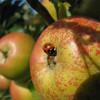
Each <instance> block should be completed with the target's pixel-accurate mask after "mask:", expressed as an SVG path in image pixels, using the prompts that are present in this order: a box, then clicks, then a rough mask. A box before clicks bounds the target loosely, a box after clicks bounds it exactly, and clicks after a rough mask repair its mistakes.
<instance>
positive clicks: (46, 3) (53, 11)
mask: <svg viewBox="0 0 100 100" xmlns="http://www.w3.org/2000/svg"><path fill="white" fill-rule="evenodd" d="M42 4H43V6H44V7H45V8H46V9H47V10H48V12H49V14H50V15H51V17H52V18H53V19H54V20H55V21H57V12H56V8H55V6H54V4H53V3H52V2H51V1H50V0H43V1H42Z"/></svg>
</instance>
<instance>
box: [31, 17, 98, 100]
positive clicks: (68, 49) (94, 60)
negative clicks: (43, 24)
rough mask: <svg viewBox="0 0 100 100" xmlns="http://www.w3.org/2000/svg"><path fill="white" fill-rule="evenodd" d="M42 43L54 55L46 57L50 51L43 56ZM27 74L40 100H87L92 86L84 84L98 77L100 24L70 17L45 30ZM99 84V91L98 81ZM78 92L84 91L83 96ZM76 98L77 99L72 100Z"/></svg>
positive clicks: (33, 54) (82, 18)
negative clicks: (51, 45)
mask: <svg viewBox="0 0 100 100" xmlns="http://www.w3.org/2000/svg"><path fill="white" fill-rule="evenodd" d="M45 43H51V44H53V46H54V48H55V49H56V55H54V56H52V55H51V56H49V55H48V52H49V51H47V54H46V53H45V52H44V50H43V45H44V44H45ZM30 71H31V77H32V81H33V84H34V86H35V88H36V89H37V91H38V93H39V95H40V96H41V98H42V100H87V99H84V98H85V97H86V98H88V97H87V96H88V93H87V90H88V87H90V86H91V84H90V85H89V84H86V83H89V82H88V81H91V79H92V77H93V76H94V75H97V74H98V75H99V77H100V74H99V73H100V22H97V21H95V20H93V19H90V18H85V17H70V18H65V19H61V20H59V21H57V22H55V23H53V24H52V25H50V26H49V27H47V28H46V29H45V30H44V31H43V33H42V34H41V35H40V37H39V39H38V41H37V42H36V44H35V47H34V49H33V52H32V56H31V61H30ZM99 80H100V78H99ZM84 84H86V85H84ZM98 84H99V87H98V88H99V90H100V81H99V82H98ZM85 86H86V87H87V88H86V89H85ZM81 87H82V88H81ZM92 88H93V87H92ZM81 89H83V90H84V89H85V90H84V92H82V91H81V92H79V91H80V90H81ZM95 89H96V88H95ZM92 92H93V91H91V90H90V91H89V93H90V94H91V96H90V97H91V98H92V97H93V98H96V97H95V96H94V94H93V93H92ZM86 93H87V94H86ZM78 94H80V96H79V95H78ZM85 94H86V95H87V96H86V95H85ZM95 94H100V91H99V92H97V93H95ZM76 95H77V96H78V99H75V98H76ZM99 98H100V96H99ZM89 100H99V99H97V98H96V99H89Z"/></svg>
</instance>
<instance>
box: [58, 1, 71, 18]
mask: <svg viewBox="0 0 100 100" xmlns="http://www.w3.org/2000/svg"><path fill="white" fill-rule="evenodd" d="M58 6H59V12H58V16H59V19H62V18H65V17H69V16H71V14H70V12H69V7H71V5H70V4H69V3H67V2H64V3H61V2H60V3H59V4H58Z"/></svg>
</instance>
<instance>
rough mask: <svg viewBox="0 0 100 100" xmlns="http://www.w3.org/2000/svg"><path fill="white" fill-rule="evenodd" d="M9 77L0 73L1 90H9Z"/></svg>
mask: <svg viewBox="0 0 100 100" xmlns="http://www.w3.org/2000/svg"><path fill="white" fill-rule="evenodd" d="M10 81H11V80H9V79H7V78H5V77H4V76H3V75H0V90H7V89H8V88H9V85H10Z"/></svg>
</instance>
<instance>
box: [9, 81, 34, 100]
mask: <svg viewBox="0 0 100 100" xmlns="http://www.w3.org/2000/svg"><path fill="white" fill-rule="evenodd" d="M10 94H11V98H12V99H13V100H35V99H34V98H33V97H32V93H31V91H30V90H29V89H28V88H27V87H25V86H21V85H18V84H16V83H15V81H11V84H10Z"/></svg>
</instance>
